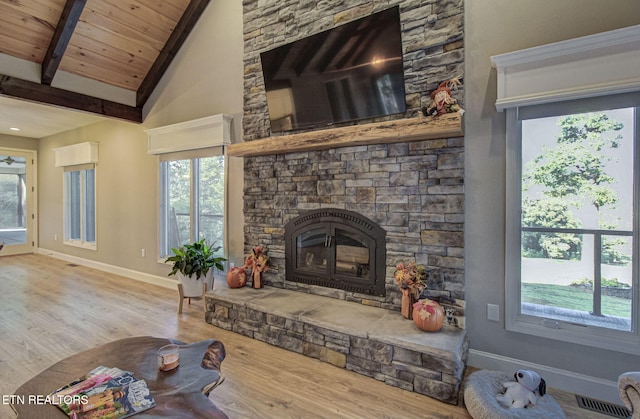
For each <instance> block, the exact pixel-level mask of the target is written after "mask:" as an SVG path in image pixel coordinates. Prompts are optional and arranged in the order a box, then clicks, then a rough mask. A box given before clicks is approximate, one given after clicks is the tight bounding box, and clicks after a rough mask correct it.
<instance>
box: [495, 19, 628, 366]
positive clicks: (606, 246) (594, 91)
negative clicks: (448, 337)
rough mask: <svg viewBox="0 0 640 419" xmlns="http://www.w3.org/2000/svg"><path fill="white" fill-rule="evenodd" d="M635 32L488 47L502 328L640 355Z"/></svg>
mask: <svg viewBox="0 0 640 419" xmlns="http://www.w3.org/2000/svg"><path fill="white" fill-rule="evenodd" d="M639 41H640V25H636V26H630V27H627V28H620V29H616V30H612V31H609V32H603V33H600V34H594V35H588V36H584V37H581V38H576V39H570V40H565V41H560V42H556V43H553V44H548V45H541V46H537V47H532V48H528V49H524V50H520V51H513V52H509V53H506V54H501V55H496V56H493V57H491V60H492V63H493V65H494V66H495V67H496V75H497V82H498V83H497V97H496V109H497V110H498V111H503V110H506V114H507V117H506V121H507V132H506V137H507V149H506V186H507V188H506V212H505V217H506V224H505V227H506V241H505V326H506V328H507V329H508V330H511V331H515V332H522V333H528V334H532V335H536V336H543V337H547V338H550V339H556V340H562V341H567V342H573V343H579V344H583V345H586V346H593V347H598V348H604V349H610V350H615V351H619V352H626V353H631V354H636V355H637V354H640V334H639V327H638V325H639V320H640V317H639V316H640V310H639V304H640V300H639V293H638V290H639V288H640V287H639V283H638V255H639V253H638V231H639V219H640V209H639V207H638V204H637V203H638V199H639V198H640V193H639V190H640V169H639V167H640V166H639V165H640V159H639V158H638V155H639V151H638V145H639V140H640V138H639V134H638V126H639V122H638V121H639V120H638V118H639V117H638V109H639V107H640V79H638V75H637V68H638V65H640V42H639Z"/></svg>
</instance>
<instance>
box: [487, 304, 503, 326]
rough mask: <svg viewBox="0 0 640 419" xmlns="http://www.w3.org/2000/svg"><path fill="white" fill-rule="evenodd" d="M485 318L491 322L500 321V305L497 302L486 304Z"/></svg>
mask: <svg viewBox="0 0 640 419" xmlns="http://www.w3.org/2000/svg"><path fill="white" fill-rule="evenodd" d="M487 319H489V320H491V321H492V322H499V321H500V306H499V305H498V304H487Z"/></svg>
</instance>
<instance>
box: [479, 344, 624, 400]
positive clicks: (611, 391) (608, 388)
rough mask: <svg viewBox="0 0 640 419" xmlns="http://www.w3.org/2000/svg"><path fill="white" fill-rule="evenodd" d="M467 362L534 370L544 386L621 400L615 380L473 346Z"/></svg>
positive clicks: (511, 370) (510, 370)
mask: <svg viewBox="0 0 640 419" xmlns="http://www.w3.org/2000/svg"><path fill="white" fill-rule="evenodd" d="M467 364H468V365H470V366H472V367H474V368H480V369H488V370H496V371H503V372H506V373H507V374H513V373H514V372H516V371H517V370H518V369H520V368H526V369H530V370H534V371H537V372H538V373H539V374H540V375H541V376H542V378H544V380H545V382H546V383H547V387H552V388H556V389H558V390H563V391H566V392H569V393H574V394H578V395H581V396H587V397H591V398H593V399H597V400H601V401H605V402H609V403H613V404H617V405H622V404H623V403H622V400H621V399H620V396H619V395H618V383H617V382H615V381H610V380H603V379H600V378H595V377H591V376H588V375H584V374H577V373H574V372H571V371H566V370H561V369H558V368H553V367H549V366H546V365H541V364H534V363H532V362H527V361H521V360H519V359H515V358H509V357H506V356H501V355H496V354H492V353H489V352H483V351H478V350H475V349H469V359H468V361H467Z"/></svg>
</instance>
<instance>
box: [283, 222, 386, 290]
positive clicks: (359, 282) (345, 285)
mask: <svg viewBox="0 0 640 419" xmlns="http://www.w3.org/2000/svg"><path fill="white" fill-rule="evenodd" d="M362 219H363V218H362V216H359V215H354V214H353V213H349V212H346V211H337V210H333V212H330V211H329V210H318V211H316V212H311V213H307V214H305V215H303V216H301V217H299V218H298V219H295V220H293V221H292V222H291V223H289V224H287V226H286V227H285V243H286V254H287V259H286V264H287V265H286V275H287V280H288V281H294V282H303V283H307V284H311V285H319V286H324V287H330V288H338V289H342V290H345V291H352V292H358V293H363V294H369V295H384V261H385V259H384V245H385V241H384V234H383V232H382V229H381V228H379V227H378V226H373V227H371V228H369V224H366V223H364V222H361V221H360V220H362ZM364 220H365V221H368V220H366V219H364ZM372 231H375V232H376V233H375V234H372Z"/></svg>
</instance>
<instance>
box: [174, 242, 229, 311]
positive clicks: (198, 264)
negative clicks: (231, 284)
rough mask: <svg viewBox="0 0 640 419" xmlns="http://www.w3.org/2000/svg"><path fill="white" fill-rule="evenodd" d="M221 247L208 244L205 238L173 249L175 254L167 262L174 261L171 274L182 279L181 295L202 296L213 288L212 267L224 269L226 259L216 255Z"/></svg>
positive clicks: (179, 287)
mask: <svg viewBox="0 0 640 419" xmlns="http://www.w3.org/2000/svg"><path fill="white" fill-rule="evenodd" d="M220 249H221V246H216V247H214V246H212V245H208V244H207V243H206V241H205V239H202V240H199V241H197V242H195V243H192V244H185V245H184V246H180V247H179V248H177V249H176V248H172V249H171V250H172V251H173V256H170V257H168V258H167V259H166V260H165V262H172V263H173V266H172V268H171V272H169V276H172V275H175V276H176V278H178V280H179V281H180V284H179V286H178V290H179V291H180V292H181V297H183V298H185V297H189V298H190V297H201V296H202V295H203V294H204V292H206V290H207V289H212V288H213V269H212V268H216V269H218V270H220V271H222V270H224V265H223V264H222V262H224V261H226V259H225V258H223V257H221V256H216V255H215V253H216V252H218V251H219V250H220ZM180 301H182V299H181V300H180Z"/></svg>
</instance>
